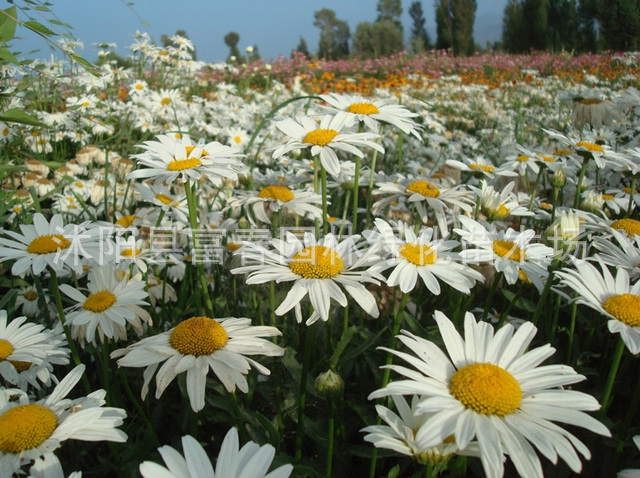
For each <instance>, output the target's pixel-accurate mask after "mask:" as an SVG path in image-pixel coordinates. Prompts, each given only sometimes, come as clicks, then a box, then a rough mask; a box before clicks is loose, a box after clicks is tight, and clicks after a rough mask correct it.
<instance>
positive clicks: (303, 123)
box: [273, 115, 384, 176]
mask: <svg viewBox="0 0 640 478" xmlns="http://www.w3.org/2000/svg"><path fill="white" fill-rule="evenodd" d="M345 121H346V120H345V118H341V117H339V116H330V115H325V116H323V117H321V119H320V122H319V123H318V122H317V121H316V120H315V119H314V118H311V117H309V116H300V117H298V118H297V120H293V119H291V118H287V119H284V120H282V121H279V122H277V123H276V127H277V128H278V129H279V130H280V131H282V132H283V133H284V134H286V135H287V136H289V137H290V138H292V139H291V140H289V141H287V142H286V143H285V144H283V145H281V146H278V147H276V148H275V150H274V151H273V158H274V159H278V158H280V157H281V156H283V155H285V154H286V153H288V152H289V151H293V150H296V149H305V148H310V151H311V156H319V158H320V162H321V163H322V166H323V167H324V168H325V169H326V170H327V172H328V173H329V174H331V175H332V176H337V175H339V174H340V160H339V159H338V155H337V153H336V152H337V151H342V152H345V153H347V154H353V155H355V156H358V157H360V158H362V157H363V156H364V153H363V152H362V151H361V150H360V149H358V148H359V147H367V148H373V149H375V150H377V151H378V152H380V153H384V148H383V147H382V146H381V145H379V144H378V143H376V142H375V140H376V139H377V138H379V135H378V134H376V133H352V132H350V131H349V130H348V129H347V125H346V123H345Z"/></svg>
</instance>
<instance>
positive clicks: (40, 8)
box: [35, 6, 51, 12]
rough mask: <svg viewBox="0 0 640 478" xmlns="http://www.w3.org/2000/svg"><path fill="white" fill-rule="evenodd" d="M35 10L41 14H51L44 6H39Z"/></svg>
mask: <svg viewBox="0 0 640 478" xmlns="http://www.w3.org/2000/svg"><path fill="white" fill-rule="evenodd" d="M35 10H38V11H39V12H50V11H51V10H49V9H48V8H47V7H43V6H37V7H35Z"/></svg>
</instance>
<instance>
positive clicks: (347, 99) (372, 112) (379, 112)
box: [320, 93, 422, 141]
mask: <svg viewBox="0 0 640 478" xmlns="http://www.w3.org/2000/svg"><path fill="white" fill-rule="evenodd" d="M320 98H322V99H323V100H324V101H326V102H327V103H328V104H329V106H323V105H320V108H322V109H323V110H327V111H329V112H330V113H332V114H335V116H337V117H339V118H340V119H343V118H344V121H345V123H346V124H347V126H353V125H355V124H356V123H358V122H362V123H364V124H365V125H366V126H367V128H369V129H370V130H371V131H375V132H377V131H379V130H380V123H388V124H391V125H393V126H395V127H396V128H399V129H401V130H402V131H403V132H404V133H405V134H410V135H412V136H415V137H416V138H417V139H419V140H420V141H422V136H421V135H420V133H421V127H420V125H418V124H417V123H416V122H415V121H414V119H413V118H417V117H418V114H417V113H413V112H411V111H409V110H408V109H407V107H406V106H403V105H399V104H387V103H385V101H384V100H374V101H372V100H371V99H369V98H365V97H363V96H353V95H346V94H342V95H340V94H338V93H329V94H326V95H320Z"/></svg>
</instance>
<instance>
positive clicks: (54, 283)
mask: <svg viewBox="0 0 640 478" xmlns="http://www.w3.org/2000/svg"><path fill="white" fill-rule="evenodd" d="M49 274H50V276H51V291H52V292H53V299H54V302H55V304H56V310H57V311H58V317H60V323H61V324H62V329H63V330H64V336H65V337H66V339H67V345H68V346H69V350H71V357H72V358H73V363H75V364H76V366H77V365H80V364H81V363H82V361H81V360H80V355H79V354H78V349H77V348H76V344H75V342H74V341H73V339H72V338H71V331H70V330H69V326H68V325H67V322H66V316H65V314H64V307H63V306H62V297H61V295H60V287H59V285H58V274H57V273H56V271H55V270H54V269H53V268H51V267H49ZM82 384H83V385H84V388H85V390H86V391H87V393H88V394H89V393H91V386H90V385H89V379H87V376H86V374H82Z"/></svg>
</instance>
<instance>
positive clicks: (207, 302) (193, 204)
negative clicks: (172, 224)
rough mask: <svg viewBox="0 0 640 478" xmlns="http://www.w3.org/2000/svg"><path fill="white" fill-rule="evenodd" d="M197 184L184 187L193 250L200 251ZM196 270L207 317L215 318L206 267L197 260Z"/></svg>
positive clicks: (187, 184)
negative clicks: (205, 271)
mask: <svg viewBox="0 0 640 478" xmlns="http://www.w3.org/2000/svg"><path fill="white" fill-rule="evenodd" d="M195 187H196V185H195V184H193V185H192V184H191V183H189V182H187V183H186V184H185V185H184V190H185V193H186V196H187V207H188V209H189V223H190V225H191V232H192V234H193V237H192V239H193V249H194V251H196V254H197V251H198V250H199V249H200V239H199V238H198V233H197V231H198V205H197V199H196V192H195ZM196 268H197V272H198V278H199V279H200V288H201V289H202V291H201V292H202V297H203V298H204V308H205V311H206V314H207V317H211V318H214V315H213V303H212V302H211V297H210V296H209V287H208V284H207V276H206V275H205V273H204V267H203V266H202V263H201V262H200V261H198V260H196Z"/></svg>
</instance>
